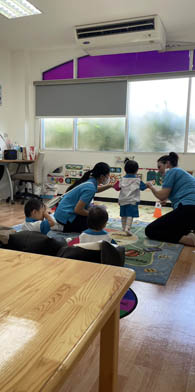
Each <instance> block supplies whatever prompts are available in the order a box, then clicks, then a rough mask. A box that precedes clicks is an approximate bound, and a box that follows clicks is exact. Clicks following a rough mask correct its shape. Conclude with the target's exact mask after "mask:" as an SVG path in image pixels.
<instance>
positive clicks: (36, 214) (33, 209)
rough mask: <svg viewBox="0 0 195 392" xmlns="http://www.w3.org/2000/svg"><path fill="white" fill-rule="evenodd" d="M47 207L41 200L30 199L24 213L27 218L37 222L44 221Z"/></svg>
mask: <svg viewBox="0 0 195 392" xmlns="http://www.w3.org/2000/svg"><path fill="white" fill-rule="evenodd" d="M44 211H45V206H44V204H43V201H42V200H41V199H30V200H28V201H27V203H26V204H25V206H24V213H25V216H26V218H33V219H36V220H43V219H44Z"/></svg>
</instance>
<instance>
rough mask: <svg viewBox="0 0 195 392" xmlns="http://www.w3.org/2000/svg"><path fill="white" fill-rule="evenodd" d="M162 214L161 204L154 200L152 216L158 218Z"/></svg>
mask: <svg viewBox="0 0 195 392" xmlns="http://www.w3.org/2000/svg"><path fill="white" fill-rule="evenodd" d="M161 216H162V210H161V204H160V202H159V201H157V202H156V204H155V210H154V215H153V217H154V218H160V217H161Z"/></svg>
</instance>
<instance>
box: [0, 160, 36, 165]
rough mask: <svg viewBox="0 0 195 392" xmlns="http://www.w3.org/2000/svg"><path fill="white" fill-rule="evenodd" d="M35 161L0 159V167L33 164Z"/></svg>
mask: <svg viewBox="0 0 195 392" xmlns="http://www.w3.org/2000/svg"><path fill="white" fill-rule="evenodd" d="M34 162H35V161H32V160H29V159H0V165H1V163H23V164H25V163H28V164H30V163H34Z"/></svg>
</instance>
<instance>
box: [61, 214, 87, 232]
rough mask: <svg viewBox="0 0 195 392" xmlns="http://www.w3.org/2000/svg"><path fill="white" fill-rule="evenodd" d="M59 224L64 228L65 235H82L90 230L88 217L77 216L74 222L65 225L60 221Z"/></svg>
mask: <svg viewBox="0 0 195 392" xmlns="http://www.w3.org/2000/svg"><path fill="white" fill-rule="evenodd" d="M57 222H58V223H60V224H61V225H63V226H64V229H63V232H64V233H82V231H84V230H86V229H87V228H88V225H87V216H82V215H77V216H76V218H75V219H74V220H73V222H67V223H66V224H65V225H64V224H63V223H62V222H60V221H57Z"/></svg>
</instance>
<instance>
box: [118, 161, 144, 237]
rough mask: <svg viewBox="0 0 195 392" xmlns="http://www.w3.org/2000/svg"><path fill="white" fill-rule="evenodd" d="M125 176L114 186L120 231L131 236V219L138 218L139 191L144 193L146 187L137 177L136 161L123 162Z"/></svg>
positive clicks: (137, 166) (137, 167)
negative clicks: (117, 195)
mask: <svg viewBox="0 0 195 392" xmlns="http://www.w3.org/2000/svg"><path fill="white" fill-rule="evenodd" d="M124 164H125V166H124V169H125V172H126V175H125V176H124V177H122V178H121V180H120V181H118V183H116V184H115V185H114V187H115V189H116V190H120V194H119V200H118V201H119V205H120V216H121V223H122V229H123V231H125V233H126V235H132V234H131V225H132V222H133V218H138V217H139V210H138V204H139V202H140V190H141V191H144V190H145V189H146V188H147V185H146V184H144V182H143V181H141V180H140V178H139V177H137V172H138V169H139V165H138V163H137V162H136V161H133V160H130V159H128V158H126V159H125V161H124Z"/></svg>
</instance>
